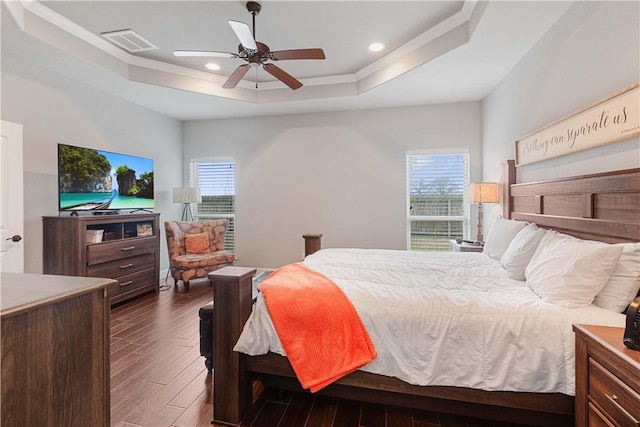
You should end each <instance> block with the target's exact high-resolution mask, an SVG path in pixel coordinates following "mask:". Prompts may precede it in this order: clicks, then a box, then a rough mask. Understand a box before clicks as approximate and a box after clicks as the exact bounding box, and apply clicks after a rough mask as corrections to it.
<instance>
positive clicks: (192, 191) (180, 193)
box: [173, 187, 202, 203]
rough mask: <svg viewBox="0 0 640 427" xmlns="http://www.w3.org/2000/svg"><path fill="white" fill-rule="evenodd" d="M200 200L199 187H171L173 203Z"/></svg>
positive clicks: (197, 201)
mask: <svg viewBox="0 0 640 427" xmlns="http://www.w3.org/2000/svg"><path fill="white" fill-rule="evenodd" d="M201 201H202V197H201V196H200V189H199V188H196V187H179V188H174V189H173V203H199V202H201Z"/></svg>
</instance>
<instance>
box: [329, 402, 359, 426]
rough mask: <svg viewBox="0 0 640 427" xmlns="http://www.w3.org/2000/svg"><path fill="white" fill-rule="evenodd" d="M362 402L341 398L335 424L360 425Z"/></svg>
mask: <svg viewBox="0 0 640 427" xmlns="http://www.w3.org/2000/svg"><path fill="white" fill-rule="evenodd" d="M361 406H362V405H361V403H360V402H356V401H353V400H346V399H344V400H340V402H338V408H337V410H336V417H335V419H334V422H333V424H334V425H336V426H343V427H358V426H359V425H360V408H361Z"/></svg>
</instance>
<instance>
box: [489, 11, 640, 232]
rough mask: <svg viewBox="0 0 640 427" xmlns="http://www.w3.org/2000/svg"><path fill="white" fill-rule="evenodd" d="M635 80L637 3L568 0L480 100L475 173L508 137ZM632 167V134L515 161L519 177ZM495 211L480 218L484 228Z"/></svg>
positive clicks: (504, 147) (635, 156)
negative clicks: (556, 17)
mask: <svg viewBox="0 0 640 427" xmlns="http://www.w3.org/2000/svg"><path fill="white" fill-rule="evenodd" d="M639 79H640V3H639V2H637V1H633V2H630V1H622V2H582V1H581V2H576V3H575V4H574V5H572V6H571V8H569V9H568V10H567V12H566V13H565V14H564V15H563V16H562V17H561V18H560V19H559V20H558V22H557V23H556V24H555V25H554V26H553V27H552V28H551V29H550V30H549V31H548V32H547V34H546V35H545V36H544V37H543V38H542V39H541V40H540V41H539V42H538V43H537V44H536V46H535V47H534V48H533V49H532V50H531V51H530V52H529V53H528V54H527V55H526V56H525V57H524V58H523V59H522V60H521V61H520V62H519V63H518V64H517V66H516V67H514V69H513V70H512V71H511V72H510V73H509V74H508V75H507V77H506V78H504V79H503V81H502V82H501V83H500V84H499V85H498V86H497V87H496V88H495V89H494V90H493V91H492V92H491V93H490V94H489V96H487V97H486V98H485V99H484V101H483V104H482V105H483V110H482V113H483V138H482V139H483V149H482V155H483V177H484V179H486V180H497V179H499V178H500V176H501V169H500V161H501V160H503V159H506V158H510V159H513V158H515V141H516V140H517V139H519V138H520V137H522V136H524V135H526V134H528V133H530V132H532V131H534V130H536V129H539V128H541V127H543V126H545V125H547V124H549V123H551V122H553V121H555V120H557V119H560V118H562V117H565V116H567V115H569V114H571V113H573V112H575V111H578V110H581V109H583V108H585V107H587V106H589V105H591V104H593V103H594V102H596V101H598V100H600V99H602V98H604V97H606V96H608V95H610V94H612V93H614V92H617V91H619V90H621V89H624V88H625V87H628V86H629V85H631V84H633V83H636V82H637V81H638V80H639ZM638 166H640V141H639V140H638V138H635V139H631V140H627V141H623V142H618V143H614V144H610V145H607V146H603V147H598V148H594V149H589V150H585V151H581V152H578V153H575V154H571V155H567V156H562V157H557V158H554V159H550V160H545V161H542V162H539V163H534V164H531V165H525V166H521V167H519V168H518V170H517V175H518V180H519V181H520V182H530V181H538V180H544V179H551V178H557V177H564V176H572V175H583V174H589V173H596V172H604V171H609V170H615V169H627V168H635V167H638ZM498 213H499V210H498V209H497V208H496V209H493V210H491V212H490V213H489V214H488V215H487V216H486V217H485V218H486V221H485V222H486V223H485V230H488V226H487V224H488V223H491V222H492V221H493V219H494V218H495V216H496V215H497V214H498Z"/></svg>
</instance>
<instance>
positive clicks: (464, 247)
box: [449, 240, 482, 252]
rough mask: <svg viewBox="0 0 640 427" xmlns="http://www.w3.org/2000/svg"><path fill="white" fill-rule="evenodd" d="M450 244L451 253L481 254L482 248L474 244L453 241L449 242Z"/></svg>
mask: <svg viewBox="0 0 640 427" xmlns="http://www.w3.org/2000/svg"><path fill="white" fill-rule="evenodd" d="M449 242H450V243H451V252H482V246H480V245H476V244H474V243H458V242H456V241H455V240H449Z"/></svg>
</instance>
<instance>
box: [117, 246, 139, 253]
mask: <svg viewBox="0 0 640 427" xmlns="http://www.w3.org/2000/svg"><path fill="white" fill-rule="evenodd" d="M135 248H136V247H135V246H129V247H128V248H122V249H120V250H121V251H123V252H126V251H132V250H134V249H135Z"/></svg>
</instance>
